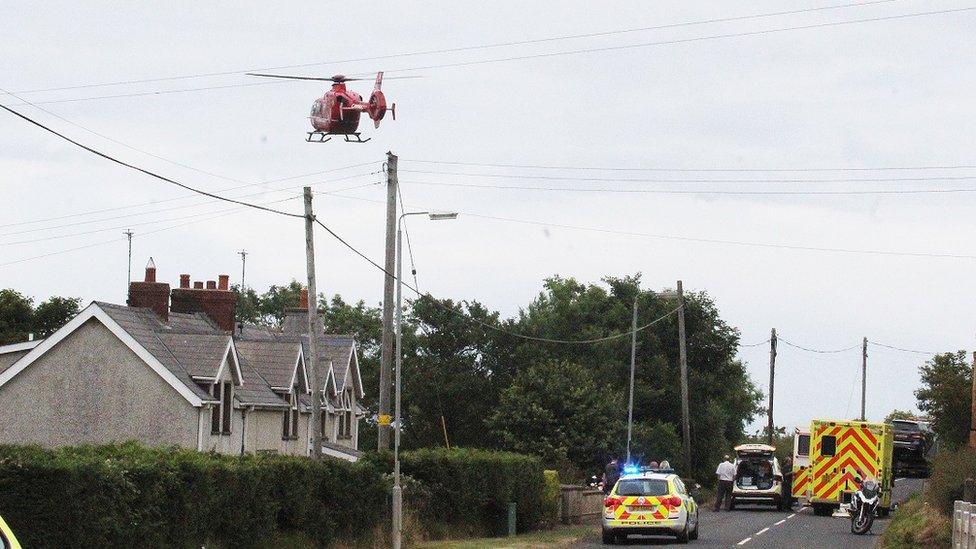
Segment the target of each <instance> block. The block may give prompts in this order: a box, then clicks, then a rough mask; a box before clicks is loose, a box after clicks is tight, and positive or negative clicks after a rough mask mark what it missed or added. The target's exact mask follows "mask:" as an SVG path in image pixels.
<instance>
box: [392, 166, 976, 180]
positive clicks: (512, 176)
mask: <svg viewBox="0 0 976 549" xmlns="http://www.w3.org/2000/svg"><path fill="white" fill-rule="evenodd" d="M400 172H402V173H419V174H425V175H456V176H462V177H483V178H490V179H537V180H543V181H588V182H611V183H890V182H919V181H972V180H974V179H976V175H951V176H925V177H843V178H829V179H824V178H817V179H811V178H806V179H800V178H788V179H741V178H740V179H687V178H682V179H659V178H650V179H649V178H640V179H635V178H619V177H570V176H549V175H522V174H498V173H464V172H444V171H429V170H409V169H408V170H400Z"/></svg>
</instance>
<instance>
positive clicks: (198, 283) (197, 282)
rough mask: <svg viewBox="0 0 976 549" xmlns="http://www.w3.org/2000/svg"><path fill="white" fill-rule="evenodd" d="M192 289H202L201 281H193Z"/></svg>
mask: <svg viewBox="0 0 976 549" xmlns="http://www.w3.org/2000/svg"><path fill="white" fill-rule="evenodd" d="M193 289H194V290H202V289H203V281H201V280H198V281H196V282H194V283H193Z"/></svg>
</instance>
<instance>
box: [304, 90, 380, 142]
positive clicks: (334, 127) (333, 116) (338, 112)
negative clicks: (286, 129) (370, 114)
mask: <svg viewBox="0 0 976 549" xmlns="http://www.w3.org/2000/svg"><path fill="white" fill-rule="evenodd" d="M368 106H369V105H368V103H366V102H364V101H363V96H361V95H359V94H358V93H356V92H353V91H350V90H348V89H346V85H345V84H343V83H336V84H333V85H332V89H330V90H329V91H327V92H325V95H323V96H322V98H321V99H316V100H315V102H314V103H312V112H311V114H310V115H309V120H310V121H311V123H312V128H314V129H315V131H319V132H323V133H329V134H338V135H344V134H354V133H356V130H357V129H358V128H359V115H360V114H361V113H362V112H363V111H365V110H367V108H368Z"/></svg>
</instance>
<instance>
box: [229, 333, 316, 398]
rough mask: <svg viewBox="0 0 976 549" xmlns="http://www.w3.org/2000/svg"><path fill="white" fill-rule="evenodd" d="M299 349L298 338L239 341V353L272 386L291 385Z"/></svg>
mask: <svg viewBox="0 0 976 549" xmlns="http://www.w3.org/2000/svg"><path fill="white" fill-rule="evenodd" d="M298 349H299V345H298V341H297V340H295V341H288V340H276V339H242V340H239V341H238V342H237V353H238V355H240V356H242V357H244V360H246V361H247V363H248V364H250V365H251V367H252V368H253V369H254V370H256V371H257V372H258V373H259V374H261V376H262V377H263V378H264V379H266V380H267V381H268V383H269V384H270V385H271V387H282V388H290V387H291V383H292V379H293V378H294V377H295V365H296V362H297V360H298ZM302 382H303V383H304V380H302Z"/></svg>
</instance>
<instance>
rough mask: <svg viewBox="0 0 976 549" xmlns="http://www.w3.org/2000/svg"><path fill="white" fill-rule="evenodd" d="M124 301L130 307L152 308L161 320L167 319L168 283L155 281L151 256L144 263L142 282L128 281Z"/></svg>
mask: <svg viewBox="0 0 976 549" xmlns="http://www.w3.org/2000/svg"><path fill="white" fill-rule="evenodd" d="M126 303H127V304H128V305H129V306H130V307H147V308H149V309H152V310H153V312H154V313H156V316H158V317H159V319H160V320H162V321H163V322H166V321H168V320H169V284H166V283H165V282H156V263H154V262H153V259H152V258H151V257H150V258H149V263H147V264H146V279H145V280H144V281H143V282H130V283H129V299H128V300H126Z"/></svg>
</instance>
